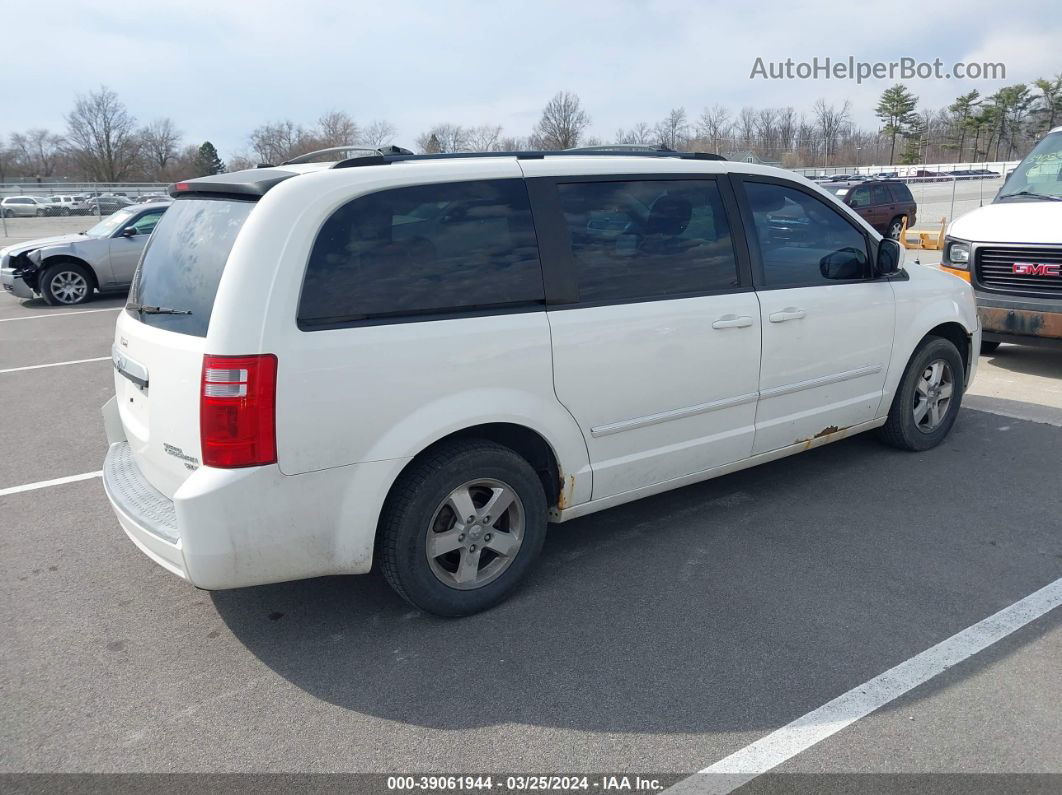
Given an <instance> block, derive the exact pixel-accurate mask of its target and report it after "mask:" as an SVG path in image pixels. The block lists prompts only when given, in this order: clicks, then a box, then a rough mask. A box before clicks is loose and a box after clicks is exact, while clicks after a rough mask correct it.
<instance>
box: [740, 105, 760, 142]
mask: <svg viewBox="0 0 1062 795" xmlns="http://www.w3.org/2000/svg"><path fill="white" fill-rule="evenodd" d="M737 131H738V134H739V135H740V136H741V145H742V146H744V147H745V148H746V149H751V148H752V144H753V142H754V141H755V140H756V109H755V108H749V107H744V108H742V109H741V112H740V113H739V114H738V118H737Z"/></svg>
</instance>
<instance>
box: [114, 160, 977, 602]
mask: <svg viewBox="0 0 1062 795" xmlns="http://www.w3.org/2000/svg"><path fill="white" fill-rule="evenodd" d="M172 192H173V195H174V196H175V197H176V201H174V203H173V204H172V205H170V208H169V209H168V210H167V212H166V214H165V215H164V216H163V218H162V220H161V221H160V222H159V225H158V227H157V228H156V229H155V232H154V234H153V235H152V239H151V242H150V244H149V245H148V247H147V249H146V251H145V252H144V256H143V259H142V260H141V263H140V266H139V269H138V272H137V276H136V278H135V280H134V282H133V287H132V289H131V291H130V296H129V303H128V304H127V306H126V308H125V310H124V311H123V312H121V313H120V314H119V318H118V322H117V327H116V329H115V335H114V345H113V348H112V358H113V360H114V367H115V390H116V395H115V397H114V398H112V399H111V400H110V401H109V402H108V403H107V404H106V405H105V406H104V421H105V426H106V428H107V434H108V441H109V443H110V446H109V450H108V452H107V455H106V460H105V463H104V465H103V478H104V488H105V490H106V492H107V494H108V496H109V499H110V501H111V503H112V506H113V507H114V510H115V513H116V515H117V518H118V522H119V523H120V524H121V525H122V527H123V528H124V529H125V532H126V533H127V534H128V535H129V536H130V538H131V539H132V540H133V541H134V542H135V543H136V545H137V547H139V548H140V549H141V550H142V551H143V552H144V553H145V554H146V555H148V557H150V558H152V559H153V560H154V561H155V562H157V563H159V564H160V565H161V566H163V567H164V568H166V569H167V570H169V571H170V572H172V573H174V574H177V575H179V576H181V577H183V578H185V579H187V580H189V581H190V582H191V583H192V584H194V585H196V586H197V587H200V588H205V589H218V588H234V587H242V586H251V585H257V584H261V583H268V582H278V581H283V580H293V579H299V578H305V577H316V576H319V575H326V574H353V573H362V572H368V571H369V570H370V568H371V567H372V566H373V563H374V561H375V563H376V565H377V567H378V568H379V569H380V570H381V571H382V572H383V574H384V576H385V577H386V578H387V580H388V581H389V582H390V583H391V585H392V586H394V588H395V590H396V591H397V592H398V593H399V594H401V595H402V596H403V597H404V598H405V599H407V600H409V601H410V602H411V603H413V604H414V605H417V606H418V607H420V608H422V609H424V610H426V611H430V612H434V613H438V614H442V615H451V616H454V615H466V614H469V613H473V612H476V611H478V610H482V609H485V608H488V607H490V606H491V605H494V604H496V603H498V602H499V601H501V600H502V599H504V598H505V597H506V596H507V595H508V594H510V593H511V592H512V591H513V589H514V588H515V587H516V586H517V584H518V583H519V582H520V581H521V580H522V579H523V578H524V576H525V575H526V574H527V573H528V571H529V570H530V568H531V566H532V564H533V563H534V560H535V558H536V557H537V555H538V553H539V550H540V549H541V547H542V543H543V538H544V535H545V532H546V525H547V522H564V521H567V520H569V519H573V518H575V517H577V516H583V515H586V514H589V513H593V512H594V511H598V510H602V509H605V508H608V507H611V506H614V505H619V504H621V503H625V502H628V501H630V500H634V499H638V498H640V497H644V496H647V495H650V494H656V493H659V492H662V491H666V490H668V489H672V488H676V487H679V486H683V485H686V484H689V483H693V482H696V481H700V480H705V479H707V478H711V477H715V476H718V475H721V474H724V473H727V472H732V471H735V470H738V469H742V468H745V467H749V466H752V465H755V464H758V463H762V462H765V461H770V460H774V459H777V458H781V457H783V456H787V455H790V454H792V453H796V452H799V451H801V450H806V449H808V448H811V447H816V446H818V445H821V444H825V443H828V442H832V441H835V440H838V439H841V438H844V437H846V436H850V435H852V434H855V433H859V432H861V431H866V430H870V429H875V428H880V429H882V430H881V433H882V437H883V439H884V440H885V441H887V442H888V443H889V444H892V445H895V446H897V447H900V448H904V449H908V450H926V449H929V448H931V447H933V446H935V445H937V444H939V443H940V442H941V441H942V440H943V439H944V438H945V436H946V435H947V434H948V431H949V429H950V428H951V425H952V422H953V421H954V419H955V416H956V413H957V412H958V410H959V404H960V401H961V399H962V395H963V390H964V389H965V386H966V384H967V383H968V381H969V380H970V378H971V377H972V375H973V372H974V368H975V366H976V363H977V355H976V351H977V348H978V345H979V344H980V330H979V328H978V325H977V319H976V310H975V307H974V302H973V294H972V291H971V290H970V287H969V285H967V284H964V283H962V282H960V281H958V280H957V279H953V278H952V277H950V276H948V275H946V274H944V273H942V272H941V271H940V270H939V269H937V268H930V267H924V266H919V265H915V266H912V267H909V268H906V269H903V268H902V260H903V249H902V248H901V247H900V246H899V244H898V243H896V242H895V241H892V240H882V239H881V238H880V237H879V235H878V234H877V233H876V232H875V231H874V230H873V229H872V228H871V227H870V226H868V225H867V224H866V222H865V221H864V220H863V219H862V218H860V217H859V216H858V215H857V214H856V213H855V212H854V211H853V210H852V209H851V208H849V207H847V206H845V205H843V204H841V203H840V202H838V201H837V200H836V199H835V198H834V197H833V196H832V195H831V194H829V193H827V192H825V191H823V190H821V189H820V188H818V187H817V186H814V185H812V184H811V183H809V182H808V181H806V180H804V179H802V178H800V177H797V176H796V175H794V174H791V173H789V172H786V171H783V170H780V169H775V168H768V167H762V166H755V165H751V164H747V163H740V162H725V161H721V160H718V159H714V158H713V157H711V156H706V155H691V154H686V153H683V154H679V153H652V154H649V153H646V154H644V155H627V154H623V155H619V154H613V155H606V154H604V153H602V154H582V153H570V154H567V153H549V152H546V153H534V154H532V155H514V154H512V153H509V154H505V153H492V154H491V155H487V156H477V157H470V156H465V155H450V156H441V155H433V156H418V155H376V156H371V157H360V158H352V159H349V160H345V161H342V162H339V163H334V164H319V163H314V164H312V165H309V164H301V165H298V166H291V167H283V166H278V167H269V168H261V169H256V170H248V171H240V172H236V173H227V174H220V175H216V176H210V177H203V178H200V179H193V180H188V181H185V182H180V183H177V184H176V185H175V186H174V188H173V191H172ZM263 197H264V199H263ZM772 219H786V220H787V221H788V222H790V224H791V225H792V226H794V227H796V226H798V225H799V226H801V227H802V229H803V230H804V233H803V235H802V236H801V237H800V238H799V239H791V238H787V237H785V236H778V235H776V233H775V225H774V222H773V221H772ZM418 385H423V386H424V387H425V388H420V386H418ZM632 565H634V564H632ZM620 576H622V575H620ZM632 576H633V571H632Z"/></svg>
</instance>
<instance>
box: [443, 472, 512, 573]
mask: <svg viewBox="0 0 1062 795" xmlns="http://www.w3.org/2000/svg"><path fill="white" fill-rule="evenodd" d="M524 518H525V513H524V505H523V503H522V502H521V501H520V497H519V495H517V493H516V490H515V489H514V488H513V487H512V486H509V485H508V484H507V483H503V482H502V481H500V480H492V479H489V478H485V479H479V480H470V481H468V482H466V483H462V484H461V485H460V486H458V487H457V488H456V489H454V490H453V491H451V492H450V494H449V495H448V496H447V497H446V499H445V500H443V502H442V504H441V505H439V507H438V508H436V509H435V513H434V514H433V516H432V520H431V523H430V524H429V525H428V530H427V539H426V545H425V551H426V553H427V556H428V564H429V566H430V567H431V570H432V573H433V574H434V575H435V576H436V578H437V579H438V580H439V581H440V582H442V583H443V584H445V585H448V586H449V587H451V588H456V589H458V590H462V591H467V590H472V589H475V588H482V587H483V586H484V585H487V584H488V583H490V582H493V581H494V580H496V579H498V577H500V576H501V575H502V573H503V572H504V571H505V570H506V569H508V568H509V566H510V565H511V564H512V562H513V561H514V560H515V559H516V554H517V552H518V551H519V550H520V544H521V543H522V542H523V539H524Z"/></svg>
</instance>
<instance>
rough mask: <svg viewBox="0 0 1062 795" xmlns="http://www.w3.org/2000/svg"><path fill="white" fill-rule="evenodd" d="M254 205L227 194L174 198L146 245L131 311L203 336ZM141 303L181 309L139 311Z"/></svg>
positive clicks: (131, 294)
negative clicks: (220, 286) (223, 276)
mask: <svg viewBox="0 0 1062 795" xmlns="http://www.w3.org/2000/svg"><path fill="white" fill-rule="evenodd" d="M254 206H255V205H254V202H250V201H235V200H229V199H181V200H180V201H176V202H174V203H173V205H172V206H171V207H170V208H169V209H168V210H167V211H166V214H165V215H163V216H162V218H161V219H160V220H159V223H158V225H157V226H156V227H155V231H154V232H153V233H152V235H151V239H150V240H149V241H148V245H147V248H146V249H145V250H144V256H143V259H141V261H140V266H139V267H138V268H137V271H136V276H134V277H133V286H132V289H131V290H130V291H129V304H128V306H127V307H126V309H127V311H128V312H129V313H130V314H131V315H132V316H133V317H135V318H136V319H137V320H139V321H140V322H141V323H145V324H147V325H149V326H155V327H157V328H161V329H165V330H166V331H175V332H177V333H179V334H193V335H195V336H197V337H205V336H206V333H207V326H208V325H209V324H210V313H211V312H212V311H213V309H214V296H215V295H217V292H218V285H219V284H220V283H221V274H222V272H223V271H224V270H225V263H226V262H227V261H228V259H229V252H230V251H231V250H232V246H233V243H235V242H236V236H237V235H238V234H239V233H240V229H241V228H242V227H243V222H244V221H246V220H247V216H248V215H250V213H251V210H253V209H254ZM138 306H139V307H160V308H164V309H170V310H177V311H178V312H180V313H181V314H170V313H161V314H160V313H158V312H157V311H156V312H150V311H138V310H137V307H138Z"/></svg>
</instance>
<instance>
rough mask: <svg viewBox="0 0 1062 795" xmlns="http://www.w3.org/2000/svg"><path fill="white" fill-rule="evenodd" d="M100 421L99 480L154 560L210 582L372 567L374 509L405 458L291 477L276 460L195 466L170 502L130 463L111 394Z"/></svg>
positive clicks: (229, 584)
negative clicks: (104, 440)
mask: <svg viewBox="0 0 1062 795" xmlns="http://www.w3.org/2000/svg"><path fill="white" fill-rule="evenodd" d="M104 424H105V426H106V428H107V435H108V441H109V442H110V448H109V449H108V451H107V458H106V460H105V462H104V468H103V484H104V489H105V490H106V492H107V497H108V499H109V500H110V502H111V505H112V507H113V508H114V512H115V514H116V515H117V517H118V522H119V524H120V525H121V526H122V529H123V530H125V533H126V535H128V536H129V538H130V539H131V540H132V541H133V543H134V544H136V546H137V547H139V548H140V550H141V551H142V552H143V553H144V554H145V555H147V556H148V557H149V558H151V559H152V560H154V561H155V562H156V563H158V564H159V565H160V566H162V567H163V568H165V569H167V570H168V571H170V572H172V573H174V574H176V575H178V576H179V577H183V578H184V579H186V580H188V581H189V582H191V583H192V584H193V585H195V586H197V587H199V588H204V589H207V590H220V589H224V588H240V587H244V586H250V585H263V584H265V583H271V582H284V581H287V580H299V579H305V578H308V577H319V576H322V575H327V574H362V573H365V572H367V571H369V569H370V568H372V555H373V546H374V543H375V539H376V526H377V523H378V521H379V514H380V509H381V507H382V505H383V501H384V498H385V497H386V495H387V492H388V490H389V488H390V486H391V484H392V483H393V482H394V480H395V478H396V477H397V476H398V474H399V473H400V472H401V470H402V467H403V466H404V465H405V464H406V462H407V461H408V459H392V460H388V461H374V462H369V463H364V464H355V465H352V466H346V467H334V468H331V469H325V470H320V471H317V472H308V473H306V474H302V475H290V476H289V475H284V474H283V473H281V471H280V469H279V467H277V466H276V465H275V464H274V465H271V466H264V467H249V468H247V469H212V468H209V467H200V468H199V469H198V470H196V471H195V472H193V473H192V474H191V475H190V476H189V477H188V479H187V480H185V481H184V483H182V484H181V486H180V487H179V488H178V489H177V491H176V492H175V493H174V495H173V499H172V500H171V499H169V498H168V497H166V496H165V495H164V494H162V493H160V492H159V491H158V490H157V489H155V488H154V486H152V485H151V483H149V482H148V481H147V479H146V478H145V477H144V475H143V473H142V472H141V470H140V468H139V467H138V466H137V464H136V460H135V458H134V457H133V454H132V451H131V450H130V447H129V444H128V443H127V442H126V441H125V439H124V433H123V431H122V429H121V421H120V419H119V418H118V415H117V405H116V403H115V401H114V400H111V401H110V402H108V403H107V405H105V406H104Z"/></svg>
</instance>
